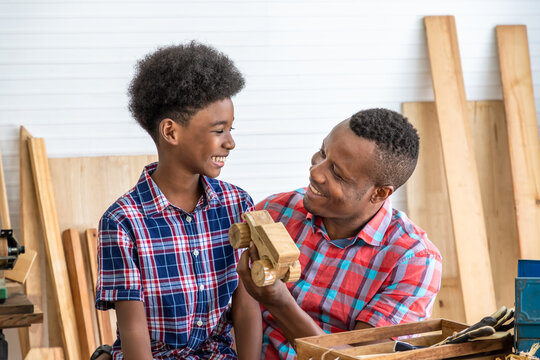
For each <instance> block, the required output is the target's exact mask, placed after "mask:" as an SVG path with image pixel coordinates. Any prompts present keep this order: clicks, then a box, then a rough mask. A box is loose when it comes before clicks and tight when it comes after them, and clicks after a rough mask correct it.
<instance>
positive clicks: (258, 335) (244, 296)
mask: <svg viewBox="0 0 540 360" xmlns="http://www.w3.org/2000/svg"><path fill="white" fill-rule="evenodd" d="M232 316H233V326H234V337H235V340H236V352H237V353H238V358H239V359H240V360H243V359H249V360H251V359H258V358H259V357H260V354H261V347H262V319H261V308H260V306H259V303H258V302H257V301H255V299H253V298H252V297H251V296H250V295H249V294H248V292H247V291H246V289H245V288H244V285H243V283H242V281H238V287H237V288H236V290H235V292H234V294H233V297H232Z"/></svg>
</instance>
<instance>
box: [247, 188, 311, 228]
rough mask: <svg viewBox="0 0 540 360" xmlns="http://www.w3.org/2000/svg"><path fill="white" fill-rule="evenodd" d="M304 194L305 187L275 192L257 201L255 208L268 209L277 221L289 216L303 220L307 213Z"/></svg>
mask: <svg viewBox="0 0 540 360" xmlns="http://www.w3.org/2000/svg"><path fill="white" fill-rule="evenodd" d="M304 194H305V188H300V189H296V190H293V191H289V192H283V193H278V194H273V195H270V196H268V197H267V198H266V199H264V200H262V201H260V202H259V203H257V205H255V209H256V210H266V211H268V212H269V213H270V215H271V216H272V218H274V220H275V221H282V222H284V221H285V219H287V218H295V219H296V220H303V219H305V217H306V215H307V210H306V209H305V208H304V201H303V200H304ZM285 222H286V221H285Z"/></svg>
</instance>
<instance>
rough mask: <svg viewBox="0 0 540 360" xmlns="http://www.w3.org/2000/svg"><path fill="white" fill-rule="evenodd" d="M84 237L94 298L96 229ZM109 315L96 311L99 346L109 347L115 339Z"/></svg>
mask: <svg viewBox="0 0 540 360" xmlns="http://www.w3.org/2000/svg"><path fill="white" fill-rule="evenodd" d="M85 237H86V246H87V257H88V259H89V264H90V274H91V279H92V280H91V281H92V289H93V294H94V298H95V296H96V284H97V256H96V249H97V229H87V230H86V231H85ZM111 313H112V311H101V310H97V309H96V319H97V325H98V331H99V340H100V344H109V345H111V344H112V343H113V342H114V341H115V339H116V334H114V333H113V330H112V326H111V317H110V314H111Z"/></svg>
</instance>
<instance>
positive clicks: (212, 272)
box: [96, 164, 253, 360]
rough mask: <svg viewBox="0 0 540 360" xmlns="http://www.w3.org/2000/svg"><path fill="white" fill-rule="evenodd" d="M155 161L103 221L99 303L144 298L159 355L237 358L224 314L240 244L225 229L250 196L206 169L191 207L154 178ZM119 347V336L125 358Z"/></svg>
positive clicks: (233, 286)
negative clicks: (189, 210) (172, 199)
mask: <svg viewBox="0 0 540 360" xmlns="http://www.w3.org/2000/svg"><path fill="white" fill-rule="evenodd" d="M156 166H157V164H151V165H149V166H147V167H146V168H145V169H144V171H143V173H142V175H141V177H140V179H139V182H138V183H137V185H136V186H135V187H134V188H133V189H132V190H130V191H129V192H128V193H127V194H126V195H124V196H122V197H121V198H120V199H118V200H117V201H116V202H115V203H114V204H113V205H112V206H111V207H110V208H109V209H108V210H107V211H106V212H105V214H104V215H103V217H102V219H101V221H100V227H99V238H98V271H99V276H98V283H97V294H96V307H97V308H98V309H103V310H105V309H109V308H111V307H113V306H114V305H113V304H114V302H115V301H119V300H135V301H142V302H144V306H145V309H146V318H147V322H148V330H149V333H150V340H151V346H152V352H153V357H154V359H166V358H175V359H189V360H193V359H210V358H211V359H236V354H235V353H234V351H233V350H232V349H231V343H232V337H231V335H230V328H231V322H230V319H229V317H228V316H227V315H228V303H229V300H230V299H231V296H232V294H233V292H234V290H235V289H236V287H237V284H238V275H237V273H236V265H237V263H238V259H239V256H240V251H239V250H234V249H233V248H232V247H231V245H230V243H229V236H228V234H229V227H230V226H231V224H233V223H235V222H241V221H242V219H241V217H240V215H241V214H242V213H243V212H245V211H251V210H253V202H252V200H251V198H250V197H249V195H248V194H247V193H246V192H245V191H243V190H241V189H240V188H238V187H235V186H234V185H231V184H228V183H225V182H222V181H219V180H216V179H211V178H207V177H204V176H201V182H202V185H203V187H204V195H203V196H202V197H201V199H200V201H199V203H198V204H197V206H196V207H195V209H194V210H193V212H192V213H186V212H184V211H183V210H181V209H179V208H178V207H175V206H174V205H172V204H171V203H169V201H168V200H167V199H166V198H165V196H164V195H163V193H162V192H161V191H160V189H159V188H158V187H157V185H156V184H155V183H154V181H153V180H152V178H151V177H150V176H151V174H152V173H153V172H154V170H155V169H156ZM120 346H121V345H120V341H119V339H118V340H117V341H116V343H115V344H114V346H113V358H114V359H121V358H122V354H121V347H120Z"/></svg>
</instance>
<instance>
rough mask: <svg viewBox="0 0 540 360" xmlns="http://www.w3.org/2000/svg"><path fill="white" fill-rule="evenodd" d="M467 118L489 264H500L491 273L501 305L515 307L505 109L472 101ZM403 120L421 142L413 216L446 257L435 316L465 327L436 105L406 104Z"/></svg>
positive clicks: (411, 194)
mask: <svg viewBox="0 0 540 360" xmlns="http://www.w3.org/2000/svg"><path fill="white" fill-rule="evenodd" d="M468 112H469V120H470V122H471V129H472V133H473V138H474V152H475V157H476V162H477V165H478V174H479V179H480V183H481V184H482V186H481V193H482V201H483V209H484V214H485V217H486V218H485V221H486V226H487V234H488V238H489V239H490V241H489V243H490V246H489V253H490V260H491V263H492V264H497V266H494V267H493V268H492V276H493V279H494V286H495V293H496V304H497V307H500V306H502V305H505V306H507V307H511V306H512V304H513V302H514V290H513V289H514V278H515V277H516V270H517V259H518V257H519V254H518V248H517V243H516V241H515V239H516V224H515V220H514V218H515V215H514V210H513V206H512V204H513V197H512V193H511V191H510V189H511V188H512V184H511V178H510V171H509V167H510V161H509V157H508V143H507V141H506V136H505V134H506V125H505V116H504V108H503V103H502V101H470V102H468ZM403 114H404V115H405V116H407V117H408V118H409V120H410V121H411V123H413V124H414V126H415V127H416V129H417V130H418V133H419V136H420V154H419V159H418V165H417V167H416V170H415V172H414V173H413V175H412V176H411V178H410V179H409V181H408V182H407V205H408V215H409V216H410V217H411V219H413V220H414V221H415V222H416V223H417V224H418V225H419V226H420V227H422V228H423V229H424V230H426V232H427V233H428V236H429V237H430V239H431V240H432V241H433V242H434V243H435V245H436V246H437V247H438V248H439V250H440V251H441V254H442V256H443V279H442V284H441V291H440V293H439V295H438V296H437V301H436V303H435V306H434V310H433V316H434V317H445V318H451V319H454V320H458V321H465V316H464V311H465V309H464V305H463V295H462V293H461V282H460V276H459V271H458V264H457V259H456V257H457V255H456V248H455V244H454V238H453V232H452V227H451V221H450V209H449V205H448V201H449V200H448V192H447V189H446V183H445V180H444V167H443V166H442V150H441V143H440V136H439V130H438V122H437V114H436V110H435V104H434V103H432V102H423V103H404V104H403Z"/></svg>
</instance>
